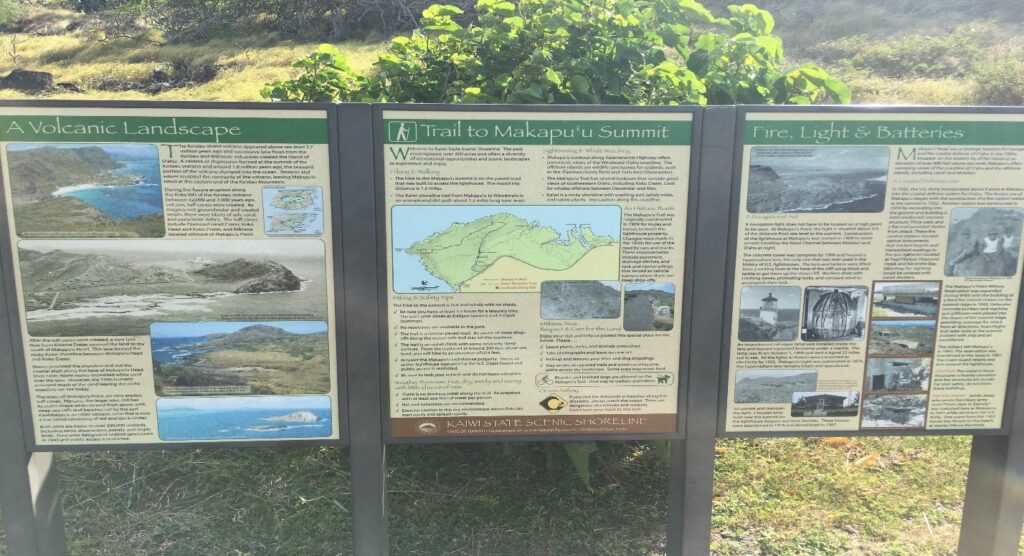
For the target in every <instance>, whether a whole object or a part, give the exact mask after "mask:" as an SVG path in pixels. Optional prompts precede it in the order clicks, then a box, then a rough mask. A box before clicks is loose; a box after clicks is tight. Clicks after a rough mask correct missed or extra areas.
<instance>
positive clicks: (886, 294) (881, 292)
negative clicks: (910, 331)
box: [871, 281, 942, 319]
mask: <svg viewBox="0 0 1024 556" xmlns="http://www.w3.org/2000/svg"><path fill="white" fill-rule="evenodd" d="M941 288H942V283H941V282H925V281H918V282H875V286H874V292H873V296H872V303H871V318H872V319H878V318H931V319H934V318H935V317H936V316H938V314H939V290H940V289H941Z"/></svg>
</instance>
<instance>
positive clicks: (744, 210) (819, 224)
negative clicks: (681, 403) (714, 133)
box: [723, 110, 1024, 432]
mask: <svg viewBox="0 0 1024 556" xmlns="http://www.w3.org/2000/svg"><path fill="white" fill-rule="evenodd" d="M745 116H746V118H745V121H743V122H742V132H743V137H742V157H741V158H740V159H739V160H738V161H737V162H738V163H739V164H740V165H741V176H740V179H739V184H738V186H739V187H738V204H739V207H738V216H737V219H736V226H737V227H736V228H735V230H736V231H735V232H734V233H735V269H734V275H733V279H732V280H733V281H732V312H731V335H730V345H731V349H730V351H729V375H728V383H727V385H726V387H725V388H724V390H726V399H725V400H724V404H723V405H724V406H725V407H727V412H726V418H725V430H726V432H764V431H794V432H799V431H829V430H836V431H856V430H861V431H866V432H875V431H885V430H900V431H905V432H911V431H914V430H920V431H944V430H945V431H967V430H984V429H1000V428H1001V427H1002V426H1003V418H1004V403H1005V399H1006V394H1007V380H1008V377H1009V376H1010V372H1009V371H1010V363H1011V354H1012V346H1013V342H1014V338H1015V323H1016V320H1017V314H1018V303H1019V292H1020V285H1021V248H1020V246H1021V228H1022V224H1024V116H1022V115H1020V114H986V113H970V114H965V113H952V112H927V111H917V112H914V111H909V110H907V111H899V112H893V111H886V112H872V111H860V112H852V113H851V112H813V111H811V112H808V111H800V112H796V111H770V112H757V111H748V112H746V113H745Z"/></svg>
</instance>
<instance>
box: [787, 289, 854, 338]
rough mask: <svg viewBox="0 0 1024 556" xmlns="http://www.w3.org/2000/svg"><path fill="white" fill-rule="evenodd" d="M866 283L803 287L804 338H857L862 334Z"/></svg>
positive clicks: (802, 330)
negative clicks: (859, 284)
mask: <svg viewBox="0 0 1024 556" xmlns="http://www.w3.org/2000/svg"><path fill="white" fill-rule="evenodd" d="M867 305H868V288H867V287H866V286H809V287H807V288H805V289H804V319H803V328H802V329H801V331H800V338H801V339H802V340H804V341H826V342H840V341H858V340H860V339H862V338H863V337H864V327H865V318H866V315H867Z"/></svg>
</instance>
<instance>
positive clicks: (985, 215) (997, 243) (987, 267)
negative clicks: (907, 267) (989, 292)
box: [944, 207, 1024, 277]
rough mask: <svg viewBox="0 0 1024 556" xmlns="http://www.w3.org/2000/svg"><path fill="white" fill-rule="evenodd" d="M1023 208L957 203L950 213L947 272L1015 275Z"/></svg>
mask: <svg viewBox="0 0 1024 556" xmlns="http://www.w3.org/2000/svg"><path fill="white" fill-rule="evenodd" d="M1022 224H1024V210H1021V209H1016V208H996V207H982V208H971V207H960V208H955V209H953V210H952V212H950V215H949V233H948V235H947V240H946V260H945V268H944V270H945V274H946V276H978V277H982V276H990V277H996V276H1014V275H1016V274H1017V267H1018V260H1019V258H1020V242H1021V227H1022Z"/></svg>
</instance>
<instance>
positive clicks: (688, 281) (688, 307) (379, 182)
mask: <svg viewBox="0 0 1024 556" xmlns="http://www.w3.org/2000/svg"><path fill="white" fill-rule="evenodd" d="M387 111H416V112H430V111H438V112H453V113H455V112H474V113H480V112H494V113H496V114H500V113H509V112H516V113H538V114H550V113H565V114H572V113H588V114H601V113H608V114H623V113H644V114H657V113H688V114H690V115H691V117H692V127H691V130H692V131H691V140H690V168H689V171H688V173H687V175H688V178H689V180H688V183H689V191H688V193H687V215H686V218H687V221H686V238H687V239H686V245H685V248H684V250H685V257H684V266H683V273H684V274H683V303H682V313H683V314H682V315H681V316H680V320H679V323H680V326H682V327H683V330H682V334H681V335H680V344H681V345H680V357H679V374H678V376H679V380H678V381H677V382H678V389H677V407H676V432H675V433H655V434H617V433H616V434H544V435H540V434H538V435H532V434H531V435H518V434H517V435H508V436H504V435H502V436H495V435H478V436H477V435H474V436H468V435H467V436H442V435H437V436H424V437H415V438H406V437H401V438H399V437H394V436H393V435H392V434H391V425H390V419H391V417H390V384H389V380H390V366H389V362H390V354H389V347H390V346H389V334H388V327H389V326H390V325H389V323H388V296H387V292H388V291H389V288H390V285H389V284H388V280H389V277H388V273H387V257H388V255H389V254H388V253H387V241H386V238H387V229H386V219H385V218H384V211H385V207H386V199H385V178H386V176H385V175H384V152H383V149H384V140H383V137H385V135H384V129H383V125H384V118H383V115H384V112H387ZM702 113H703V112H702V109H701V108H700V107H697V106H678V107H677V106H672V107H669V106H652V107H636V106H578V105H461V106H460V105H444V104H411V105H410V104H375V105H374V106H373V126H374V136H375V137H376V138H377V139H376V141H375V144H374V159H375V170H376V171H375V178H374V179H375V195H376V207H377V249H378V261H377V265H378V288H377V292H378V296H379V297H378V306H379V312H380V354H381V355H380V369H381V372H380V377H381V392H382V403H381V419H382V421H383V427H384V430H385V434H386V442H388V443H392V444H423V443H455V442H519V441H524V442H525V441H530V442H534V441H536V442H541V441H573V440H641V439H651V440H653V439H677V440H678V439H681V438H682V437H683V431H684V417H685V409H686V408H685V403H684V396H685V393H686V388H687V382H688V381H687V377H688V375H689V372H688V360H689V353H690V337H691V333H690V331H691V326H692V322H691V319H690V315H691V313H692V303H693V284H694V268H693V264H692V263H693V257H694V248H695V243H694V238H695V237H696V233H695V231H696V225H697V219H696V215H697V174H698V170H699V160H700V137H701V121H702V120H701V116H702Z"/></svg>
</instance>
